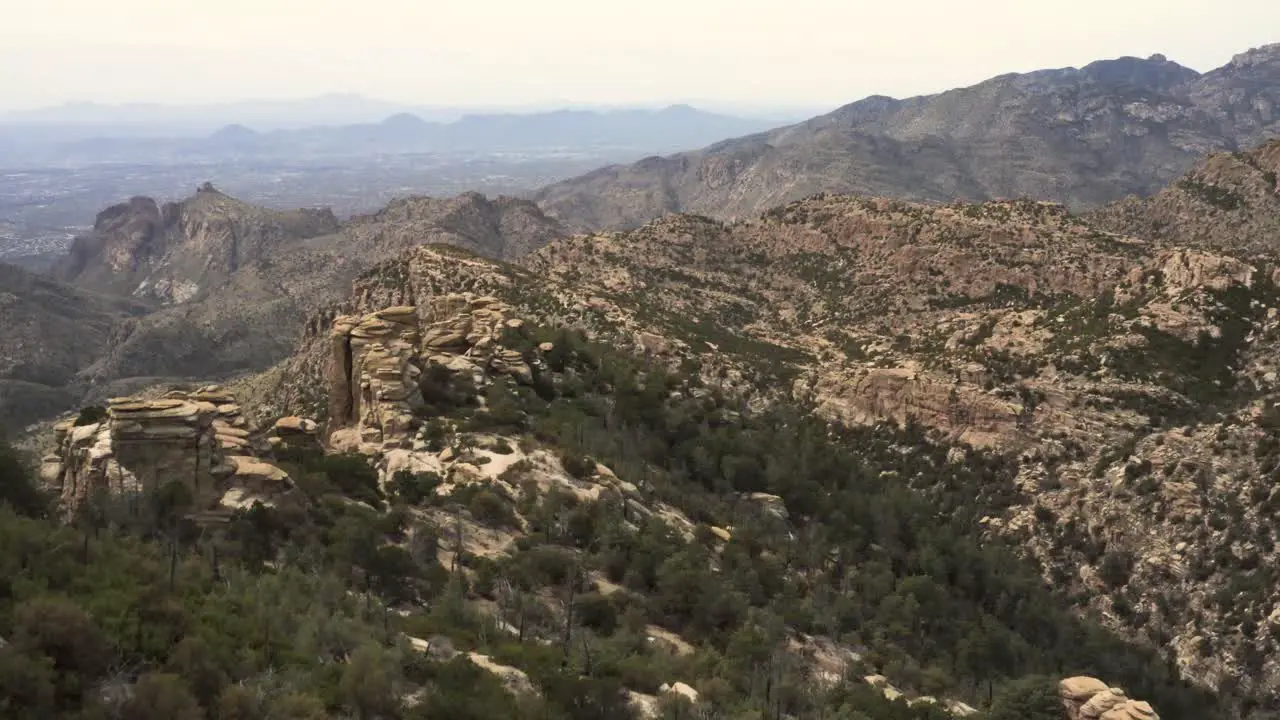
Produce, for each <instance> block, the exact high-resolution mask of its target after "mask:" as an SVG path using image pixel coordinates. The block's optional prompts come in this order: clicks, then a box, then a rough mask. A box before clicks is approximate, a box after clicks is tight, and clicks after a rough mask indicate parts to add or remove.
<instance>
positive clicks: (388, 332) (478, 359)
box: [328, 293, 532, 449]
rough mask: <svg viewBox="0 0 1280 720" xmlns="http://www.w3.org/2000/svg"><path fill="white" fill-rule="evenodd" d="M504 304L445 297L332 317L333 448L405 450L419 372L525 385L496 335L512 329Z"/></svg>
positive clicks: (514, 321) (514, 357)
mask: <svg viewBox="0 0 1280 720" xmlns="http://www.w3.org/2000/svg"><path fill="white" fill-rule="evenodd" d="M510 311H511V308H510V306H508V305H506V304H505V303H503V302H501V301H500V300H498V299H497V298H495V297H492V296H481V297H477V296H475V295H474V294H470V293H461V294H460V293H450V294H447V295H444V296H441V297H435V298H431V299H430V300H429V301H428V302H427V304H426V305H423V306H421V307H413V306H400V307H390V308H384V309H382V310H379V311H377V312H374V313H370V314H367V315H364V316H353V315H347V316H339V317H337V318H335V319H334V320H333V324H332V327H331V330H330V335H331V338H332V340H331V342H332V355H331V357H330V359H329V371H328V377H329V383H328V385H329V393H328V398H329V415H328V417H329V431H330V443H331V444H333V445H334V446H336V447H348V448H349V447H364V448H366V449H369V448H374V447H382V448H393V447H406V446H408V445H409V444H410V440H411V434H412V431H413V430H415V429H416V426H417V425H418V424H419V423H417V422H415V419H414V410H415V409H417V408H418V407H421V405H422V404H423V398H422V392H421V389H420V387H419V384H420V378H421V376H422V374H423V372H424V371H429V368H431V367H432V366H436V367H439V368H443V369H444V370H445V371H447V372H448V373H466V374H467V375H469V376H474V377H475V379H476V380H482V379H483V377H484V375H486V374H493V375H511V376H514V377H516V378H519V379H522V380H525V381H528V380H530V379H532V371H531V370H530V368H529V366H528V365H527V364H526V363H525V361H524V358H523V357H522V356H521V354H520V353H518V352H515V351H512V350H509V349H506V348H503V347H502V345H501V334H502V331H503V330H504V329H505V328H507V327H519V324H520V323H521V320H520V319H518V318H513V317H510Z"/></svg>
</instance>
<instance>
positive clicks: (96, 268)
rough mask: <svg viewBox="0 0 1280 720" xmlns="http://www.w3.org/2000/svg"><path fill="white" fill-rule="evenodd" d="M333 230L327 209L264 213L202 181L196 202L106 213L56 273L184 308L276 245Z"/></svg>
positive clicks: (143, 202) (144, 201)
mask: <svg viewBox="0 0 1280 720" xmlns="http://www.w3.org/2000/svg"><path fill="white" fill-rule="evenodd" d="M337 229H338V221H337V218H336V217H334V215H333V213H332V212H331V211H328V210H297V211H291V212H280V211H273V210H267V209H265V208H261V207H257V206H254V205H250V204H248V203H244V202H241V201H239V200H236V199H234V198H231V197H229V196H227V195H225V194H223V193H221V192H219V191H218V190H217V189H215V188H214V187H213V184H212V183H208V182H206V183H204V184H203V185H201V186H200V187H199V188H198V189H197V191H196V194H195V195H194V196H192V197H190V198H187V199H186V200H182V201H180V202H171V203H166V204H165V205H164V206H163V207H158V206H157V204H156V201H155V200H153V199H151V198H134V199H133V200H131V201H129V202H128V203H124V204H121V205H116V206H114V207H112V208H109V209H108V210H106V211H104V212H103V213H102V214H100V215H99V216H98V221H97V222H96V223H95V225H94V229H93V231H92V232H90V233H89V234H88V235H84V236H80V237H78V238H76V239H75V240H74V241H73V243H72V246H71V249H70V252H69V253H68V256H67V257H66V258H64V259H63V260H62V261H61V262H60V263H58V265H57V266H56V267H55V274H56V275H58V276H59V277H60V278H62V279H64V280H67V281H69V282H72V283H75V284H77V285H81V286H84V287H88V288H90V289H95V290H102V291H107V292H112V293H117V294H121V295H134V296H137V297H139V298H142V299H148V300H156V301H159V302H161V303H165V304H170V303H182V302H186V301H189V300H191V299H193V298H195V297H196V296H198V295H200V294H201V293H202V292H204V291H205V290H207V289H208V288H209V287H210V286H212V285H217V284H220V283H222V282H224V281H225V280H226V278H227V276H228V275H230V274H231V273H234V272H235V271H236V270H237V269H238V268H240V267H242V266H244V265H247V264H251V263H255V262H258V261H260V260H262V259H263V258H264V257H267V256H268V255H269V254H272V253H273V252H275V250H276V248H277V247H278V246H279V245H282V244H286V243H288V242H291V241H296V240H301V239H306V238H311V237H315V236H318V235H326V234H331V233H334V232H336V231H337Z"/></svg>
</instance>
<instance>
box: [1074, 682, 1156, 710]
mask: <svg viewBox="0 0 1280 720" xmlns="http://www.w3.org/2000/svg"><path fill="white" fill-rule="evenodd" d="M1058 696H1059V697H1061V698H1062V704H1063V707H1064V708H1065V709H1066V715H1067V720H1160V716H1159V715H1157V714H1156V711H1155V710H1154V709H1152V707H1151V705H1150V704H1149V703H1146V702H1143V701H1141V700H1133V699H1130V698H1129V697H1127V696H1125V693H1124V691H1123V690H1121V689H1119V688H1113V687H1108V686H1107V684H1106V683H1104V682H1102V681H1101V680H1098V679H1097V678H1091V677H1086V676H1077V677H1070V678H1066V679H1064V680H1062V682H1060V683H1058Z"/></svg>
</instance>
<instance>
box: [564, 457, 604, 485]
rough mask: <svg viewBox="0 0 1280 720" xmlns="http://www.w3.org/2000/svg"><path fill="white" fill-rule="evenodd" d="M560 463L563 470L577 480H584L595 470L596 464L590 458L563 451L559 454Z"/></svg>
mask: <svg viewBox="0 0 1280 720" xmlns="http://www.w3.org/2000/svg"><path fill="white" fill-rule="evenodd" d="M560 464H561V465H563V466H564V471H565V472H567V473H569V474H570V475H572V476H573V477H575V478H578V479H579V480H586V479H587V478H589V477H591V476H592V475H594V474H595V472H596V464H595V462H594V461H592V460H591V458H589V457H587V456H585V455H582V454H579V453H574V452H563V453H561V454H560Z"/></svg>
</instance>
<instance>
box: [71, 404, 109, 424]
mask: <svg viewBox="0 0 1280 720" xmlns="http://www.w3.org/2000/svg"><path fill="white" fill-rule="evenodd" d="M106 419H107V409H106V408H104V407H102V406H101V405H89V406H87V407H82V408H80V414H79V415H78V416H76V424H75V426H76V427H83V426H85V425H94V424H97V423H100V422H102V421H103V420H106Z"/></svg>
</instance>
